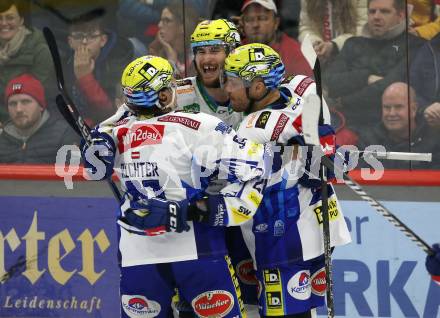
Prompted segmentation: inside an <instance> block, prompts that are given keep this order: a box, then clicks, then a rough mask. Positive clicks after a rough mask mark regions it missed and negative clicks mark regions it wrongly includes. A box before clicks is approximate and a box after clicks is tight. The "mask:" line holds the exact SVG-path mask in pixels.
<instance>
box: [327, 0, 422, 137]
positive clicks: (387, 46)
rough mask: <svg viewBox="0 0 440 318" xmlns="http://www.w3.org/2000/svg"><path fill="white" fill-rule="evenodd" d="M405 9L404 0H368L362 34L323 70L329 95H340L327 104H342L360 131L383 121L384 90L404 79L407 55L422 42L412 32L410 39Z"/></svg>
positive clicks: (346, 113) (348, 118) (351, 39)
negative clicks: (381, 119)
mask: <svg viewBox="0 0 440 318" xmlns="http://www.w3.org/2000/svg"><path fill="white" fill-rule="evenodd" d="M405 7H406V6H405V0H368V22H367V24H366V25H365V27H364V30H363V35H362V36H354V37H351V38H349V39H348V40H347V41H346V42H345V44H344V47H343V48H342V50H341V52H340V53H339V54H338V56H336V58H335V59H334V61H333V62H332V63H330V65H329V67H328V69H327V71H326V73H324V74H323V79H324V83H325V85H326V86H327V88H328V94H329V96H330V97H331V98H336V101H333V103H332V102H329V104H330V105H333V106H338V107H340V109H341V110H342V112H343V113H344V115H345V116H346V119H347V124H348V126H351V127H353V128H357V129H358V133H362V132H364V131H365V130H366V129H365V128H367V127H369V126H371V125H372V124H374V123H376V122H378V121H379V120H380V109H379V106H380V103H381V96H382V94H383V92H384V90H385V88H386V87H387V86H389V85H390V84H391V83H394V82H399V81H402V80H404V78H406V69H407V67H406V63H407V54H409V55H410V57H411V56H412V55H413V52H415V51H416V49H418V48H419V47H420V46H422V45H423V43H424V41H423V40H422V39H420V38H418V37H416V36H413V35H412V34H409V35H408V39H407V38H406V33H405ZM407 40H408V42H407Z"/></svg>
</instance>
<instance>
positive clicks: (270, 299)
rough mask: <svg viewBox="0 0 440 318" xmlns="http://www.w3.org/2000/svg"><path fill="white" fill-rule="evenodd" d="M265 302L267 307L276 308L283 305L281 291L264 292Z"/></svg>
mask: <svg viewBox="0 0 440 318" xmlns="http://www.w3.org/2000/svg"><path fill="white" fill-rule="evenodd" d="M266 304H267V308H268V309H278V308H281V307H282V306H283V303H282V298H281V292H266Z"/></svg>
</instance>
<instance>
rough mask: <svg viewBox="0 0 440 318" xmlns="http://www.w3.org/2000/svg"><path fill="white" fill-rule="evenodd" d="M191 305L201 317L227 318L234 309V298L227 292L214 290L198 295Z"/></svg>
mask: <svg viewBox="0 0 440 318" xmlns="http://www.w3.org/2000/svg"><path fill="white" fill-rule="evenodd" d="M191 304H192V307H193V308H194V311H195V313H196V314H197V316H199V317H202V318H208V317H225V316H226V315H227V314H228V313H229V312H230V311H231V310H232V308H233V307H234V297H233V296H232V294H231V293H230V292H228V291H226V290H212V291H209V292H205V293H203V294H200V295H198V296H197V297H196V298H194V299H193V301H192V302H191Z"/></svg>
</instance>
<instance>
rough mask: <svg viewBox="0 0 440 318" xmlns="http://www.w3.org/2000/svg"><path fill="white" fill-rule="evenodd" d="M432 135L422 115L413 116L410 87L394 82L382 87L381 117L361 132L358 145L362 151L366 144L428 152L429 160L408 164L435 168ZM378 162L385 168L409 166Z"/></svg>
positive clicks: (437, 147)
mask: <svg viewBox="0 0 440 318" xmlns="http://www.w3.org/2000/svg"><path fill="white" fill-rule="evenodd" d="M408 91H409V94H410V96H409V98H408ZM408 101H409V104H408ZM433 137H434V135H433V134H432V132H431V130H430V129H429V127H428V125H426V123H425V122H424V120H423V118H418V117H417V101H416V95H415V91H414V89H413V88H412V87H411V88H408V85H407V84H406V83H402V82H398V83H393V84H391V85H390V86H388V87H387V88H386V89H385V91H384V93H383V96H382V120H381V122H380V124H379V125H377V126H376V127H374V128H373V129H370V130H369V131H368V132H367V133H365V134H364V135H363V137H362V138H361V141H360V142H359V148H360V149H361V150H364V149H365V147H367V146H369V145H382V146H384V147H385V148H386V150H387V151H401V152H408V151H411V152H431V153H432V162H431V163H427V162H418V161H414V162H412V164H411V167H412V168H415V169H426V168H439V167H440V165H439V162H440V157H439V156H440V143H439V142H438V140H437V138H433ZM382 163H383V165H384V167H385V168H389V169H408V168H409V164H408V162H406V161H394V160H384V161H383V162H382Z"/></svg>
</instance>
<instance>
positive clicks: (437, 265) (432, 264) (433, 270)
mask: <svg viewBox="0 0 440 318" xmlns="http://www.w3.org/2000/svg"><path fill="white" fill-rule="evenodd" d="M432 249H433V250H434V252H435V254H434V255H428V256H426V263H425V264H426V269H427V270H428V272H429V274H431V276H432V279H433V280H434V281H435V282H436V283H437V284H439V285H440V244H434V245H433V246H432Z"/></svg>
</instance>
